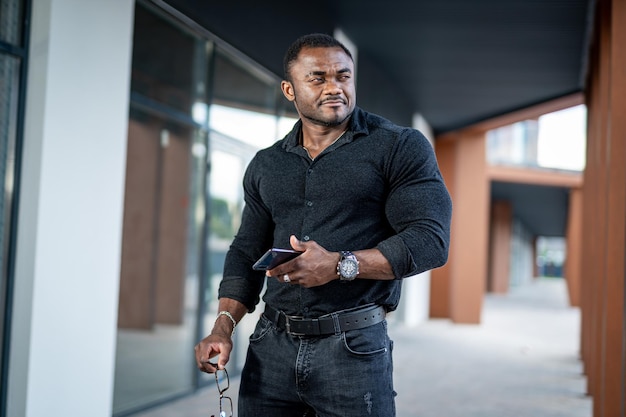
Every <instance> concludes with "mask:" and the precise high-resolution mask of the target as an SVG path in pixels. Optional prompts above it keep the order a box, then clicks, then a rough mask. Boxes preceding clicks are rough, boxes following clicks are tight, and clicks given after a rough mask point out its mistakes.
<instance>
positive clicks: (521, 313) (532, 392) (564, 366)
mask: <svg viewBox="0 0 626 417" xmlns="http://www.w3.org/2000/svg"><path fill="white" fill-rule="evenodd" d="M566 297H567V295H566V289H565V286H564V282H563V280H560V279H538V280H536V281H535V282H533V283H532V284H528V285H526V286H524V287H520V288H515V289H513V290H511V292H510V293H509V294H508V295H506V296H495V295H488V296H487V297H486V299H485V302H484V305H483V316H482V324H481V325H478V326H476V325H459V324H452V323H451V322H450V321H448V320H430V321H428V322H426V323H423V324H421V325H419V326H417V327H413V328H406V327H403V326H401V325H398V324H393V325H391V326H390V334H391V337H392V338H393V340H394V342H395V348H394V368H395V371H394V379H395V388H396V391H397V392H398V397H397V401H396V406H397V417H591V415H592V411H591V409H592V407H591V399H590V398H589V397H587V396H585V395H584V392H585V386H586V380H585V378H584V376H583V375H582V364H581V362H580V360H579V354H578V346H579V326H580V324H579V323H580V317H579V312H578V310H577V309H574V308H570V307H568V306H567V302H566V300H567V298H566ZM233 382H234V384H233ZM236 382H237V381H231V384H232V385H233V386H231V389H230V390H229V392H230V391H233V392H232V393H233V394H235V393H236V388H237V384H236ZM216 397H217V396H216V391H215V389H214V388H213V387H209V388H206V389H204V390H201V391H199V392H198V393H196V394H194V395H192V396H188V397H185V398H183V399H181V400H178V401H175V402H173V403H170V404H167V405H165V406H162V407H160V408H156V409H152V410H149V411H147V412H143V413H140V414H137V417H183V416H184V417H196V416H197V417H208V416H210V415H211V414H215V415H217V414H218V413H217V411H216V410H217V409H216V408H215V407H216V405H217V401H216ZM235 397H236V396H235V395H233V400H234V401H236V398H235ZM259 417H265V416H259ZM268 417H269V416H268Z"/></svg>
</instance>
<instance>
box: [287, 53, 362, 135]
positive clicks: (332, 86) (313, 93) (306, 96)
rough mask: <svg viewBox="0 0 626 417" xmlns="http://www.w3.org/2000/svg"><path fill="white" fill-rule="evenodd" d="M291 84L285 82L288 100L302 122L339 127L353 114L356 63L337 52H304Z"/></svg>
mask: <svg viewBox="0 0 626 417" xmlns="http://www.w3.org/2000/svg"><path fill="white" fill-rule="evenodd" d="M291 79H292V82H287V81H283V83H282V89H283V93H284V95H285V97H287V99H288V100H289V101H292V102H293V103H294V105H295V106H296V110H298V113H299V114H300V117H301V118H302V119H303V121H309V122H311V123H314V124H317V125H321V126H338V125H340V124H341V123H342V122H343V121H345V120H346V119H347V118H348V117H350V115H351V114H352V111H353V110H354V106H355V101H356V90H355V86H354V63H353V62H352V59H350V57H349V56H348V55H346V53H345V52H344V51H343V49H341V48H339V47H337V48H304V49H302V50H301V51H300V54H299V55H298V59H297V60H296V61H295V62H294V63H293V65H292V67H291Z"/></svg>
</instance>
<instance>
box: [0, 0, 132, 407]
mask: <svg viewBox="0 0 626 417" xmlns="http://www.w3.org/2000/svg"><path fill="white" fill-rule="evenodd" d="M134 3H135V2H134V1H133V0H116V1H89V2H84V1H79V0H57V1H51V0H41V1H35V2H33V15H32V24H31V45H30V57H29V59H30V63H29V75H28V95H27V107H26V124H25V125H26V128H25V134H24V151H23V166H22V172H21V180H22V184H21V189H20V210H19V219H18V221H19V223H18V238H17V255H16V257H17V259H16V272H15V274H16V276H15V293H14V297H15V298H14V309H13V312H12V313H13V315H12V337H11V345H10V359H9V360H10V363H9V391H8V409H7V415H8V416H26V417H49V416H64V417H73V416H75V417H84V416H90V417H98V416H101V417H105V416H106V417H109V416H111V414H112V397H113V380H114V357H115V341H116V322H117V299H118V284H119V263H120V251H121V249H120V246H121V230H122V205H123V201H122V200H123V195H124V168H125V159H126V136H127V122H128V98H129V90H130V88H129V80H130V68H131V64H130V58H131V45H132V26H133V10H134Z"/></svg>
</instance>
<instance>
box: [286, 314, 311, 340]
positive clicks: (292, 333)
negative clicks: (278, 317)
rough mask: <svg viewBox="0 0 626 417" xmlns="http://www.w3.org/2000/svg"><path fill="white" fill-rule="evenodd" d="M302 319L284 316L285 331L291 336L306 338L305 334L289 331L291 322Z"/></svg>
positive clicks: (300, 317)
mask: <svg viewBox="0 0 626 417" xmlns="http://www.w3.org/2000/svg"><path fill="white" fill-rule="evenodd" d="M302 319H303V317H302V316H289V315H287V314H285V331H286V332H287V333H288V334H290V335H291V336H306V333H298V332H294V331H292V330H291V321H292V320H293V321H297V320H302Z"/></svg>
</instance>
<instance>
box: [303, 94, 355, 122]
mask: <svg viewBox="0 0 626 417" xmlns="http://www.w3.org/2000/svg"><path fill="white" fill-rule="evenodd" d="M294 96H295V99H294V104H295V106H296V109H297V110H298V112H299V113H300V116H301V117H302V118H304V119H306V120H308V121H310V122H312V123H314V124H316V125H319V126H324V127H335V126H339V125H341V124H342V123H343V122H345V121H346V120H348V119H349V118H350V116H352V112H353V111H354V108H349V107H348V106H346V107H340V108H338V109H336V110H335V111H334V112H333V113H332V114H331V115H330V116H329V115H327V114H325V113H323V112H322V111H320V110H319V109H320V107H321V105H322V104H323V103H324V102H323V101H322V102H321V103H315V105H305V106H300V105H299V104H298V97H297V95H295V94H294ZM331 99H337V98H336V97H333V98H331ZM327 100H328V99H327ZM343 101H344V103H345V100H343ZM343 109H346V111H345V113H344V111H343Z"/></svg>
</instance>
